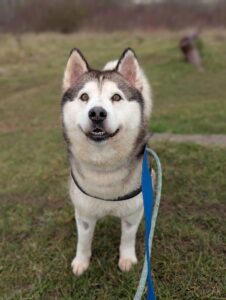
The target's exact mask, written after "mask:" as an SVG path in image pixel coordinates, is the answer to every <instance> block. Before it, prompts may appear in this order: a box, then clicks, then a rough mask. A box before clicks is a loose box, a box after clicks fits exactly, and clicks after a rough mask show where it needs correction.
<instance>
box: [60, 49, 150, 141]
mask: <svg viewBox="0 0 226 300" xmlns="http://www.w3.org/2000/svg"><path fill="white" fill-rule="evenodd" d="M142 89H143V82H142V74H141V70H140V68H139V64H138V62H137V59H136V57H135V55H134V53H133V51H131V50H130V49H128V50H126V51H125V52H124V53H123V55H122V56H121V58H120V59H119V61H118V64H117V66H116V67H115V68H114V69H113V70H104V71H96V70H92V69H91V68H90V67H89V66H88V63H87V62H86V60H85V59H84V57H83V56H82V54H81V53H80V52H79V51H78V50H73V51H72V53H71V55H70V57H69V60H68V63H67V66H66V70H65V74H64V81H63V90H64V96H63V99H62V115H63V124H64V128H65V132H66V136H67V138H68V140H69V141H72V140H73V142H74V143H77V144H79V143H83V145H84V143H88V144H90V143H91V144H95V145H98V146H100V145H106V144H114V143H117V142H118V141H119V140H122V139H125V140H128V142H129V144H131V143H134V142H135V141H136V140H137V138H138V136H139V134H140V135H144V128H143V127H144V123H145V119H146V117H147V116H146V115H145V106H146V104H145V99H144V97H143V94H142ZM88 144H87V145H88Z"/></svg>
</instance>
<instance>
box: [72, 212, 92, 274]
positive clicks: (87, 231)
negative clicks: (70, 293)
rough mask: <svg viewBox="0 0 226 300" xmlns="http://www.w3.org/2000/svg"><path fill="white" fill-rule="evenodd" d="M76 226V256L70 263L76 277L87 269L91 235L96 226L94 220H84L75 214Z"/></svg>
mask: <svg viewBox="0 0 226 300" xmlns="http://www.w3.org/2000/svg"><path fill="white" fill-rule="evenodd" d="M75 218H76V225H77V240H78V241H77V250H76V256H75V258H74V259H73V261H72V264H71V266H72V270H73V273H74V274H75V275H77V276H79V275H82V273H83V272H84V271H85V270H86V269H87V268H88V266H89V261H90V257H91V246H92V239H93V233H94V229H95V225H96V220H95V219H92V218H89V219H88V218H85V217H82V216H81V215H79V214H78V213H77V212H76V213H75Z"/></svg>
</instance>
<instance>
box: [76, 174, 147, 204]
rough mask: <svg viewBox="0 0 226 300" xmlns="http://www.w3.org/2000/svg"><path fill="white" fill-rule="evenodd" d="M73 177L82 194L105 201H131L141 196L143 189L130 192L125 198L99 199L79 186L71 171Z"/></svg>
mask: <svg viewBox="0 0 226 300" xmlns="http://www.w3.org/2000/svg"><path fill="white" fill-rule="evenodd" d="M71 177H72V179H73V181H74V184H75V185H76V186H77V187H78V189H79V190H80V191H81V192H82V193H84V194H85V195H87V196H89V197H92V198H96V199H99V200H104V201H123V200H129V199H131V198H133V197H135V196H137V195H138V194H140V193H141V191H142V188H141V186H140V187H139V188H138V189H136V190H134V191H132V192H130V193H128V194H125V195H124V196H120V197H118V198H115V199H104V198H99V197H96V196H92V195H90V194H88V193H87V192H86V191H84V189H83V188H82V187H81V186H80V185H79V184H78V181H77V180H76V178H75V175H74V174H73V172H72V170H71Z"/></svg>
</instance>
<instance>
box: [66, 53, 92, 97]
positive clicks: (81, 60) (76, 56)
mask: <svg viewBox="0 0 226 300" xmlns="http://www.w3.org/2000/svg"><path fill="white" fill-rule="evenodd" d="M89 69H90V68H89V65H88V63H87V61H86V59H85V57H84V56H83V54H82V53H81V52H80V50H79V49H77V48H74V49H72V51H71V54H70V57H69V59H68V62H67V65H66V68H65V71H64V78H63V91H64V92H65V91H66V90H68V89H69V88H71V87H73V85H75V84H76V82H77V80H78V79H79V78H80V77H81V76H82V75H83V74H84V73H86V72H88V71H89Z"/></svg>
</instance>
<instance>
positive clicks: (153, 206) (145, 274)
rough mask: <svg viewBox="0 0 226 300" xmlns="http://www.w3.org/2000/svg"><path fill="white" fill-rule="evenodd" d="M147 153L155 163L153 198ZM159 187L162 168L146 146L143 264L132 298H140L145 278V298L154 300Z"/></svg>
mask: <svg viewBox="0 0 226 300" xmlns="http://www.w3.org/2000/svg"><path fill="white" fill-rule="evenodd" d="M148 154H151V155H152V156H153V158H154V160H155V162H156V165H157V186H156V198H154V193H153V188H152V176H151V170H150V169H149V164H148ZM161 188H162V170H161V163H160V160H159V158H158V156H157V154H156V153H155V152H154V151H153V150H152V149H150V148H146V149H145V152H144V158H143V164H142V194H143V205H144V217H145V228H146V230H145V254H146V255H145V259H144V266H143V270H142V274H141V278H140V282H139V286H138V288H137V291H136V294H135V296H134V300H140V299H141V298H142V295H143V291H144V288H145V283H146V280H147V285H148V291H147V300H156V296H155V290H154V286H153V282H152V277H151V264H150V256H151V245H152V240H153V235H154V228H155V223H156V218H157V214H158V208H159V204H160V198H161Z"/></svg>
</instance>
